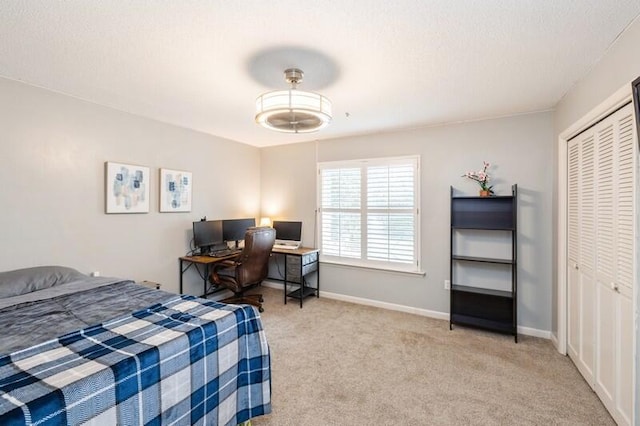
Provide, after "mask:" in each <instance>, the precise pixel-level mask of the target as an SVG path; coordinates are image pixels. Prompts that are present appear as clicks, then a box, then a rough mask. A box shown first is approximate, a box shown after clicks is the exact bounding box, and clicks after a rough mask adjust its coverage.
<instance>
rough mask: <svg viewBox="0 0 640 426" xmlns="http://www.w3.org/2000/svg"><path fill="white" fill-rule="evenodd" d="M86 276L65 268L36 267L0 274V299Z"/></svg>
mask: <svg viewBox="0 0 640 426" xmlns="http://www.w3.org/2000/svg"><path fill="white" fill-rule="evenodd" d="M83 277H84V278H86V277H87V276H86V275H84V274H82V273H81V272H78V271H76V270H75V269H73V268H67V267H65V266H36V267H34V268H25V269H16V270H15V271H7V272H0V299H4V298H7V297H13V296H19V295H21V294H26V293H31V292H32V291H38V290H42V289H45V288H49V287H54V286H57V285H60V284H65V283H68V282H71V281H75V280H77V279H79V278H83Z"/></svg>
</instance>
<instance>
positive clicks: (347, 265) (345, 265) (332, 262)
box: [320, 259, 427, 277]
mask: <svg viewBox="0 0 640 426" xmlns="http://www.w3.org/2000/svg"><path fill="white" fill-rule="evenodd" d="M320 263H323V264H327V265H333V266H339V267H342V268H357V269H369V270H372V271H380V272H388V273H392V274H401V275H416V276H421V277H424V276H426V275H427V273H426V272H425V271H406V270H402V269H392V268H383V267H377V266H368V265H354V264H353V263H344V262H336V261H335V260H322V259H321V260H320Z"/></svg>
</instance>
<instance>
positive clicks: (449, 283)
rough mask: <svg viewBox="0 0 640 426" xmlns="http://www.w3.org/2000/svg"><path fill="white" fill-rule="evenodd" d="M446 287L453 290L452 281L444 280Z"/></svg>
mask: <svg viewBox="0 0 640 426" xmlns="http://www.w3.org/2000/svg"><path fill="white" fill-rule="evenodd" d="M444 289H445V290H451V281H449V280H444Z"/></svg>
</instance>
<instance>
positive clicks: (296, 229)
mask: <svg viewBox="0 0 640 426" xmlns="http://www.w3.org/2000/svg"><path fill="white" fill-rule="evenodd" d="M273 229H275V230H276V242H277V243H285V244H286V243H291V242H293V243H297V244H300V242H301V241H302V222H291V221H284V220H274V221H273Z"/></svg>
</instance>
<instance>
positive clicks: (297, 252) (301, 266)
mask: <svg viewBox="0 0 640 426" xmlns="http://www.w3.org/2000/svg"><path fill="white" fill-rule="evenodd" d="M271 253H276V254H281V255H284V279H283V280H282V281H283V282H284V303H285V305H286V304H287V298H289V297H292V298H294V299H298V300H300V307H301V308H302V300H303V299H304V298H305V297H307V296H312V295H314V294H315V296H316V297H320V250H319V249H315V248H310V247H299V248H297V249H294V250H291V249H276V248H274V249H273V250H272V251H271ZM313 272H315V273H316V274H317V284H316V286H315V287H308V286H307V281H306V279H305V277H306V276H307V275H308V274H311V273H313ZM288 284H293V285H296V286H298V288H297V289H296V290H293V291H291V292H288V290H287V285H288Z"/></svg>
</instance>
